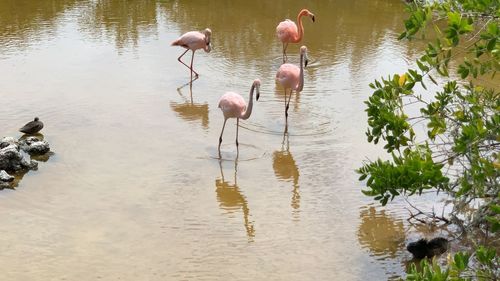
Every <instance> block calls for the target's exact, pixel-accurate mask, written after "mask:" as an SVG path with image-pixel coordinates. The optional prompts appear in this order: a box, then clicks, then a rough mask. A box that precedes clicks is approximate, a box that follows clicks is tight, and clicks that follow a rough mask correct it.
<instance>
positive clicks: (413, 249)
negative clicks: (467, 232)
mask: <svg viewBox="0 0 500 281" xmlns="http://www.w3.org/2000/svg"><path fill="white" fill-rule="evenodd" d="M406 250H408V252H410V253H412V254H413V257H414V258H416V259H423V258H425V257H428V258H431V257H433V256H437V255H441V254H442V253H444V252H446V250H448V240H446V239H445V238H443V237H436V238H433V239H431V240H429V241H427V239H424V238H422V239H420V240H418V241H417V242H411V243H410V244H408V246H406Z"/></svg>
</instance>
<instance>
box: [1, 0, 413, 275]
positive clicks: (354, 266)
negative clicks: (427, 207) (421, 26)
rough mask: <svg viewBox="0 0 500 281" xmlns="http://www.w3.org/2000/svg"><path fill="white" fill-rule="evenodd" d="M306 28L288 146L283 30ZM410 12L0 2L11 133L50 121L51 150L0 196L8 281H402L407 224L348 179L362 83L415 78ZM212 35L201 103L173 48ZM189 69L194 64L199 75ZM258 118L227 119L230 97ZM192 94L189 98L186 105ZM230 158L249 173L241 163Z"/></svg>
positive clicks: (357, 142)
mask: <svg viewBox="0 0 500 281" xmlns="http://www.w3.org/2000/svg"><path fill="white" fill-rule="evenodd" d="M303 7H307V8H309V9H310V10H311V11H312V12H313V13H314V14H315V15H316V22H314V23H313V22H311V21H310V20H309V19H308V18H304V28H305V36H304V38H303V41H302V43H300V44H290V46H289V48H288V53H289V60H290V61H291V62H294V63H297V62H298V59H299V58H298V50H299V48H300V46H301V45H306V46H307V47H308V48H309V58H310V61H309V65H308V67H307V68H306V69H305V86H304V89H303V91H302V93H300V94H298V95H295V94H294V95H293V96H292V100H291V103H290V110H289V120H288V123H289V126H288V134H287V135H284V134H283V132H284V129H285V116H284V94H283V90H282V89H281V88H280V87H278V86H277V85H276V83H275V81H274V77H275V73H276V71H277V69H278V68H279V66H280V64H281V48H282V46H281V43H280V42H279V41H278V39H277V38H276V34H275V28H276V25H277V24H278V23H279V22H280V21H281V20H283V19H285V18H290V19H292V20H294V21H295V20H296V15H297V13H298V11H299V10H300V9H301V8H303ZM404 19H405V13H404V4H403V3H402V2H401V1H399V0H366V1H348V0H335V1H284V0H279V1H239V0H237V1H215V0H213V1H202V0H196V1H169V0H165V1H146V0H143V1H141V0H130V1H120V0H95V1H76V0H73V1H72V0H44V1H39V0H2V1H0V81H1V83H0V104H1V107H0V137H2V136H16V137H19V136H20V133H19V132H18V131H17V129H18V128H19V127H21V126H22V125H23V124H24V123H26V122H27V121H29V120H31V119H32V118H33V117H35V116H38V117H40V119H41V120H42V121H43V122H44V123H45V128H44V129H43V130H42V133H43V136H44V138H45V139H46V140H48V141H49V143H50V145H51V149H52V151H53V152H54V154H53V155H51V156H50V158H49V159H48V160H47V159H45V160H46V162H41V163H40V164H39V168H38V170H37V171H30V172H28V173H27V174H25V175H23V176H22V178H20V177H21V176H19V177H18V180H19V183H18V185H17V186H16V188H15V189H4V190H1V191H0V213H1V214H2V222H1V223H0V233H1V234H0V251H1V253H2V254H1V255H0V263H1V264H2V266H3V269H2V273H1V278H0V279H1V280H97V279H103V280H222V279H231V280H366V279H368V278H371V279H372V280H384V279H387V278H393V277H397V276H401V275H404V272H405V266H406V265H405V264H406V262H407V261H408V260H410V256H409V254H408V253H406V252H405V250H404V245H405V243H407V242H408V240H409V239H410V238H411V235H412V233H413V230H411V229H409V226H408V225H407V223H406V221H405V218H406V216H407V214H408V213H407V211H406V210H405V209H404V208H403V207H402V206H403V205H402V204H399V203H398V202H395V203H394V204H391V205H390V206H389V207H388V208H381V207H379V206H378V204H376V203H374V202H373V201H372V200H371V199H370V198H366V197H365V196H364V195H363V194H362V193H361V192H360V190H361V189H362V188H363V183H361V182H358V180H357V178H358V175H357V174H356V173H355V172H354V170H355V169H356V168H358V167H359V166H360V165H361V163H362V161H363V160H365V159H367V158H370V159H374V158H376V157H377V156H379V155H382V150H381V148H380V147H376V146H374V145H373V144H369V143H367V142H366V137H365V134H364V133H365V130H366V126H367V125H366V114H365V112H364V104H363V101H364V100H365V99H366V98H367V97H368V96H369V94H370V93H371V92H370V89H369V87H368V84H369V83H370V82H372V81H373V80H374V79H377V78H379V77H381V76H387V75H389V74H392V73H401V72H403V71H405V70H406V69H407V68H408V66H409V64H411V62H412V61H413V60H414V58H415V57H416V56H418V53H419V51H420V50H421V49H422V46H421V45H420V43H418V42H415V43H414V42H406V41H398V40H397V36H398V34H399V33H400V32H401V30H402V26H403V20H404ZM206 27H210V28H211V29H212V32H213V33H212V44H213V49H212V52H210V53H205V52H203V51H197V52H196V53H195V59H194V67H195V69H196V70H197V71H198V72H199V73H200V77H199V79H197V80H195V81H194V82H193V84H192V87H189V86H184V87H182V86H183V85H185V84H186V83H187V82H188V81H189V70H188V69H187V68H186V67H184V66H183V65H181V64H180V63H179V62H178V61H177V57H178V56H179V55H180V54H181V53H182V52H183V49H182V48H180V47H171V46H170V43H171V42H172V41H173V40H175V39H176V38H177V37H179V36H180V35H181V34H182V33H184V32H187V31H190V30H202V29H204V28H206ZM189 59H190V54H189V53H188V54H187V55H186V56H185V57H184V60H185V61H187V62H189ZM256 78H259V79H260V80H261V81H262V85H261V95H260V100H259V101H258V102H256V103H255V104H254V109H253V113H252V116H251V117H250V119H248V120H245V121H242V122H240V125H241V127H240V130H239V141H240V146H239V154H238V155H237V151H236V146H235V142H234V139H235V133H236V127H235V126H236V122H235V120H234V119H230V120H229V121H228V123H227V126H226V130H225V134H224V138H223V144H222V147H221V151H222V158H223V159H222V160H221V161H220V160H218V159H217V156H218V155H217V145H218V138H219V134H220V131H221V128H222V123H223V116H222V112H221V111H220V109H219V108H217V102H218V99H219V98H220V96H221V95H222V94H224V93H225V92H226V91H235V92H238V93H241V94H242V95H243V96H244V98H245V100H248V93H249V90H250V86H251V83H252V81H253V80H254V79H256ZM179 88H180V89H179ZM236 156H238V158H237V159H236Z"/></svg>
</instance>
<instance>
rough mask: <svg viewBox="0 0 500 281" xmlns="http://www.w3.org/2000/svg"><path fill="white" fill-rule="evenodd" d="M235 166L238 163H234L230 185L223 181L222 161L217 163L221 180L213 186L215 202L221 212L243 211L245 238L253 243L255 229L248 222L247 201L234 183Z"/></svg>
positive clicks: (251, 223) (216, 181)
mask: <svg viewBox="0 0 500 281" xmlns="http://www.w3.org/2000/svg"><path fill="white" fill-rule="evenodd" d="M237 166H238V162H237V161H235V164H234V183H230V182H229V181H226V180H225V179H224V172H223V169H222V161H219V168H220V174H221V178H220V179H216V180H215V186H216V190H215V192H216V193H217V201H219V206H220V208H221V209H222V210H225V211H227V212H228V213H232V212H234V211H235V210H238V209H240V208H241V209H242V210H243V221H244V224H245V229H246V233H247V237H248V239H249V240H250V241H253V238H254V237H255V229H254V226H253V222H252V221H250V219H249V217H250V209H249V208H248V202H247V199H246V198H245V196H243V194H242V193H241V191H240V188H239V187H238V183H237V181H236V178H237V175H236V174H237Z"/></svg>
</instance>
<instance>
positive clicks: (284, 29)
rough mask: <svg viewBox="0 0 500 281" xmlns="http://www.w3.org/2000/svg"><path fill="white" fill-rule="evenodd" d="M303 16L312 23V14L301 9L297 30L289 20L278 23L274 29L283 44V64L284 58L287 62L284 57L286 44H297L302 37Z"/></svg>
mask: <svg viewBox="0 0 500 281" xmlns="http://www.w3.org/2000/svg"><path fill="white" fill-rule="evenodd" d="M303 16H308V17H311V19H312V21H313V22H314V14H313V13H311V12H309V10H307V9H302V10H301V11H300V12H299V14H298V15H297V22H298V23H299V28H298V29H297V25H296V24H295V23H294V22H293V21H291V20H289V19H286V20H284V21H282V22H280V23H279V24H278V26H277V27H276V34H277V35H278V38H279V39H280V41H281V43H283V62H285V58H286V59H287V60H288V57H287V56H286V48H287V47H288V43H298V42H300V40H302V36H303V35H304V27H303V26H302V17H303Z"/></svg>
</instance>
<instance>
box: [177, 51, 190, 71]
mask: <svg viewBox="0 0 500 281" xmlns="http://www.w3.org/2000/svg"><path fill="white" fill-rule="evenodd" d="M187 51H189V49H186V51H184V53H182V55H180V56H179V57H178V58H177V60H178V61H179V62H180V63H182V64H183V65H185V66H186V67H187V68H189V65H187V64H185V63H184V62H183V61H182V60H181V58H182V57H183V56H184V55H185V54H186V53H187Z"/></svg>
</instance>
